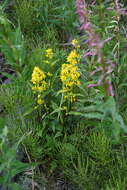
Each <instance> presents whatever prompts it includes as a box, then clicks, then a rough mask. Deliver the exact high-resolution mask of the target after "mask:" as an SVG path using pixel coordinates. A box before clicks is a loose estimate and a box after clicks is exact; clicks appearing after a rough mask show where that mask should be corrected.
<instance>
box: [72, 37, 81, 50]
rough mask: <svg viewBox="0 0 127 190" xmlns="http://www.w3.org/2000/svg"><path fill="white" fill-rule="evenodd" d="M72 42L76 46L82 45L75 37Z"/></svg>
mask: <svg viewBox="0 0 127 190" xmlns="http://www.w3.org/2000/svg"><path fill="white" fill-rule="evenodd" d="M71 43H72V45H73V46H74V47H75V48H80V45H79V42H78V40H76V39H73V40H72V42H71Z"/></svg>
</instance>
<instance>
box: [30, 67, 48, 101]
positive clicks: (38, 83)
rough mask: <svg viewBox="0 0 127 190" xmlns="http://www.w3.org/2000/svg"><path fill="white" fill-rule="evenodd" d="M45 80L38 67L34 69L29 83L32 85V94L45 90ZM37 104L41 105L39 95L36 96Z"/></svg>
mask: <svg viewBox="0 0 127 190" xmlns="http://www.w3.org/2000/svg"><path fill="white" fill-rule="evenodd" d="M45 78H46V75H45V73H44V72H43V71H42V70H40V68H39V67H34V70H33V73H32V79H31V82H32V83H33V86H32V90H33V91H34V93H42V92H43V91H45V90H46V89H47V82H46V81H45ZM37 103H38V104H42V103H43V100H42V99H41V95H40V94H39V95H38V100H37Z"/></svg>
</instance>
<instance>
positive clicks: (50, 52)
mask: <svg viewBox="0 0 127 190" xmlns="http://www.w3.org/2000/svg"><path fill="white" fill-rule="evenodd" d="M45 52H46V54H45V56H46V57H47V58H49V59H52V58H53V51H52V49H51V48H49V49H46V50H45Z"/></svg>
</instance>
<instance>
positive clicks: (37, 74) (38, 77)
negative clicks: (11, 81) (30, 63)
mask: <svg viewBox="0 0 127 190" xmlns="http://www.w3.org/2000/svg"><path fill="white" fill-rule="evenodd" d="M45 77H46V76H45V74H44V72H43V71H41V70H40V69H39V67H34V70H33V73H32V79H31V81H32V83H33V84H39V83H40V82H41V81H42V80H44V79H45Z"/></svg>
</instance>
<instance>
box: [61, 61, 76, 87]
mask: <svg viewBox="0 0 127 190" xmlns="http://www.w3.org/2000/svg"><path fill="white" fill-rule="evenodd" d="M79 77H80V73H79V72H78V67H77V66H75V65H72V64H63V65H62V69H61V74H60V79H61V81H62V83H63V84H64V86H66V87H73V86H74V85H80V81H79Z"/></svg>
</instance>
